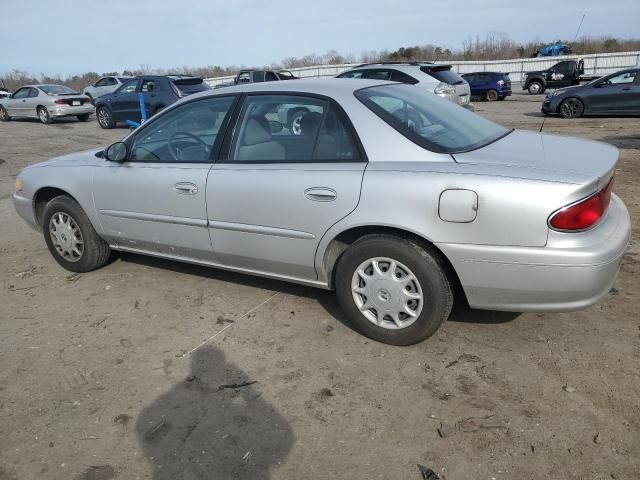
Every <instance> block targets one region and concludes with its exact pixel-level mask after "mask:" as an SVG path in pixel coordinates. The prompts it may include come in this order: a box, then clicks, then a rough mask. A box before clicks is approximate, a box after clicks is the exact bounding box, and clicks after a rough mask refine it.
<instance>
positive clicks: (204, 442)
mask: <svg viewBox="0 0 640 480" xmlns="http://www.w3.org/2000/svg"><path fill="white" fill-rule="evenodd" d="M255 383H256V382H255V381H254V380H252V379H251V378H249V377H248V376H247V374H246V373H245V372H243V371H242V370H241V369H239V368H238V367H236V366H235V365H233V364H231V363H229V362H227V361H226V359H225V356H224V353H223V352H222V350H220V349H218V348H216V347H214V346H211V345H208V346H206V347H203V348H201V349H199V350H197V351H196V352H195V353H193V355H192V356H191V372H190V375H189V376H187V378H186V379H184V380H183V381H181V382H179V383H177V384H176V385H174V386H173V388H171V390H169V391H168V392H167V393H165V394H164V395H161V396H160V397H158V398H157V399H156V400H154V401H153V402H152V403H151V404H150V405H148V406H146V407H145V408H143V409H142V411H141V413H140V415H139V416H138V418H137V420H136V434H137V437H138V440H139V442H140V445H141V447H142V451H143V452H144V455H145V457H146V459H147V462H148V463H149V464H150V465H151V469H152V476H151V478H152V479H153V480H176V479H180V478H192V479H207V480H209V479H211V480H216V479H220V480H227V479H233V478H256V479H259V478H260V479H263V478H264V479H268V478H271V469H272V468H273V467H274V466H276V465H279V464H280V463H282V462H283V461H284V460H285V459H286V457H287V455H288V454H289V451H290V450H291V448H292V447H293V444H294V440H295V438H294V434H293V430H292V429H291V427H290V425H289V423H288V422H287V420H286V419H285V418H284V417H283V416H282V415H281V414H280V413H278V412H277V411H276V410H275V409H274V407H273V406H272V405H271V404H270V403H269V402H267V401H266V400H264V399H263V398H262V397H261V393H260V392H259V391H257V390H256V389H255V388H254V386H253V385H254V384H255ZM115 477H116V472H115V470H114V469H113V467H111V466H110V465H103V466H91V467H89V468H88V469H87V470H85V471H84V472H82V473H81V474H80V475H79V476H78V477H76V478H75V480H110V479H112V478H115Z"/></svg>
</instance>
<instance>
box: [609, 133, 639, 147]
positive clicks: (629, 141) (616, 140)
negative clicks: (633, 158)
mask: <svg viewBox="0 0 640 480" xmlns="http://www.w3.org/2000/svg"><path fill="white" fill-rule="evenodd" d="M600 141H601V142H606V143H610V144H611V145H615V146H616V147H618V148H621V149H623V150H640V135H628V136H620V137H616V136H609V137H603V138H601V139H600Z"/></svg>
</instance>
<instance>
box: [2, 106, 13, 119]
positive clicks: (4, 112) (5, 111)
mask: <svg viewBox="0 0 640 480" xmlns="http://www.w3.org/2000/svg"><path fill="white" fill-rule="evenodd" d="M9 120H11V117H10V116H9V112H7V110H6V109H5V108H4V107H3V106H2V105H0V122H8V121H9Z"/></svg>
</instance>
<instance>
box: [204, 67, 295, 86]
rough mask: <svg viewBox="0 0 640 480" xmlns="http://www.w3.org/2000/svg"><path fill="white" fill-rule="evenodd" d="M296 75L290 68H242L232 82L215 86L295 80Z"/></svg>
mask: <svg viewBox="0 0 640 480" xmlns="http://www.w3.org/2000/svg"><path fill="white" fill-rule="evenodd" d="M296 78H298V77H295V76H294V75H293V74H292V73H291V72H289V71H288V70H277V71H276V70H240V72H238V75H236V78H234V79H233V81H231V82H226V83H220V84H218V85H216V86H215V88H222V87H231V86H233V85H242V84H245V83H257V82H275V81H278V80H294V79H296Z"/></svg>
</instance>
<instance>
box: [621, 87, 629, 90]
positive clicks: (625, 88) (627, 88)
mask: <svg viewBox="0 0 640 480" xmlns="http://www.w3.org/2000/svg"><path fill="white" fill-rule="evenodd" d="M622 90H631V87H624V88H623V89H622Z"/></svg>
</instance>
